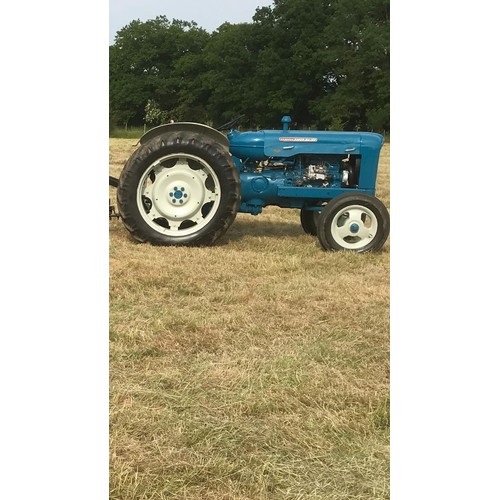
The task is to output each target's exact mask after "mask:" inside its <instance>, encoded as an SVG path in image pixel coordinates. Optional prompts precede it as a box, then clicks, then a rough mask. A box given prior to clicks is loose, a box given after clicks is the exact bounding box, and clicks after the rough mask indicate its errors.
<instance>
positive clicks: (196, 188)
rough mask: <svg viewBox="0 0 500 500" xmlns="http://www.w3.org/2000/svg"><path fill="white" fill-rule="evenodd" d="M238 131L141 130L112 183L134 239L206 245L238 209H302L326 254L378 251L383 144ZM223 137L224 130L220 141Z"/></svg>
mask: <svg viewBox="0 0 500 500" xmlns="http://www.w3.org/2000/svg"><path fill="white" fill-rule="evenodd" d="M281 121H282V124H283V128H282V130H259V131H251V132H239V131H238V130H236V129H234V128H233V127H234V125H235V122H236V121H235V120H233V121H232V122H229V123H228V124H225V126H222V127H220V128H219V129H218V130H216V129H214V128H212V127H209V126H207V125H202V124H199V123H189V122H177V123H170V124H166V125H160V126H159V127H156V128H153V129H151V130H149V131H148V132H146V133H145V134H144V135H143V136H142V138H141V139H140V146H139V147H138V148H137V149H136V151H135V152H134V153H133V154H132V155H131V157H130V158H129V159H128V161H127V162H126V164H125V166H124V168H123V171H122V173H121V175H120V179H119V181H118V180H117V179H113V178H110V184H115V185H116V184H117V188H118V191H117V200H118V210H119V215H120V216H121V218H122V220H123V223H124V224H125V226H126V228H127V229H128V230H129V231H130V233H131V234H132V236H133V237H134V238H135V239H136V240H138V241H141V242H149V243H151V244H154V245H193V246H202V245H210V244H212V243H214V242H216V241H217V240H218V239H219V238H220V237H221V236H222V235H223V234H224V233H225V232H226V231H227V229H228V228H229V226H230V225H231V223H232V222H233V221H234V219H235V217H236V213H237V212H244V213H250V214H253V215H257V214H259V213H261V212H262V209H263V207H265V206H267V205H275V206H278V207H282V208H295V209H300V221H301V224H302V227H303V229H304V231H305V232H306V233H309V234H312V235H317V236H318V238H319V241H320V242H321V246H322V247H323V248H324V249H325V250H351V251H355V252H369V251H376V250H380V249H381V248H382V246H383V244H384V242H385V241H386V239H387V237H388V234H389V214H388V212H387V209H386V208H385V206H384V205H383V204H382V202H381V201H380V200H378V199H377V198H376V197H375V196H374V195H375V181H376V177H377V168H378V161H379V155H380V150H381V148H382V144H383V142H384V138H383V137H382V136H381V135H379V134H375V133H368V132H359V133H358V132H326V131H302V130H301V131H297V130H290V127H289V124H290V123H291V118H290V117H289V116H284V117H283V118H282V120H281ZM221 130H230V131H229V133H228V134H227V135H225V134H224V133H222V131H221Z"/></svg>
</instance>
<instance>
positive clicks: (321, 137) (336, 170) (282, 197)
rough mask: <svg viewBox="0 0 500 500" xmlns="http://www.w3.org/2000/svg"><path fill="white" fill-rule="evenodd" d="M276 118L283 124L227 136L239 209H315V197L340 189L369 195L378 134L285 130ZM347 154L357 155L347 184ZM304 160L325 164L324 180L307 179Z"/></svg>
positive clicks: (285, 120) (320, 198) (324, 198)
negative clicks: (353, 181)
mask: <svg viewBox="0 0 500 500" xmlns="http://www.w3.org/2000/svg"><path fill="white" fill-rule="evenodd" d="M282 123H283V130H260V131H251V132H239V131H237V130H232V131H231V132H230V133H229V134H228V136H227V137H228V139H229V151H230V153H231V154H232V155H233V160H234V163H235V164H236V166H237V167H238V170H239V172H240V178H241V188H242V194H241V206H240V212H247V213H251V214H254V215H257V214H259V213H260V212H261V211H262V208H263V207H265V206H267V205H276V206H279V207H284V208H303V207H305V208H308V209H309V208H310V209H311V210H321V207H319V208H318V206H317V205H318V203H319V202H327V201H328V200H330V199H331V198H334V197H336V196H339V195H340V194H343V193H346V192H349V193H354V192H362V193H365V194H370V195H375V183H376V179H377V170H378V162H379V157H380V150H381V149H382V145H383V143H384V138H383V136H382V135H380V134H375V133H371V132H327V131H310V130H289V124H290V123H291V118H290V117H289V116H284V117H283V118H282ZM347 158H351V159H354V160H355V159H359V160H360V161H361V163H360V172H359V179H358V180H357V185H356V186H355V187H353V186H347V185H346V184H345V182H344V180H343V177H342V172H343V170H345V169H346V163H345V162H343V159H347ZM309 165H322V166H323V168H324V169H325V170H318V172H326V173H327V180H323V181H322V180H321V177H319V178H318V179H314V180H309V178H308V177H307V174H306V169H307V167H308V166H309ZM304 179H305V180H304Z"/></svg>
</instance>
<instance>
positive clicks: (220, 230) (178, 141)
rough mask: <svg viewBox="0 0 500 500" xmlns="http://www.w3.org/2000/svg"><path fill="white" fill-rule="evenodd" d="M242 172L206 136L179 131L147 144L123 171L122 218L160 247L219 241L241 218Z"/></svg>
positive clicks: (136, 235)
mask: <svg viewBox="0 0 500 500" xmlns="http://www.w3.org/2000/svg"><path fill="white" fill-rule="evenodd" d="M240 196H241V185H240V179H239V173H238V170H237V168H236V166H235V165H234V163H233V161H232V159H231V156H230V155H229V153H228V152H227V151H226V150H225V149H224V148H223V147H222V146H221V145H219V144H217V143H215V142H213V141H211V140H210V139H207V138H205V137H203V136H201V135H200V134H195V133H192V132H175V133H170V134H164V135H160V136H158V137H154V138H153V139H151V140H150V141H148V142H146V143H145V144H143V145H141V146H140V147H139V149H137V150H136V151H135V152H134V153H133V154H132V156H131V157H130V159H129V160H128V161H127V163H126V164H125V167H124V169H123V171H122V173H121V175H120V180H119V185H118V192H117V199H118V208H119V211H120V216H121V217H122V220H123V223H124V224H125V227H126V228H127V229H128V230H129V231H130V233H131V234H132V236H133V237H134V238H135V239H136V240H138V241H141V242H148V243H152V244H154V245H191V246H204V245H210V244H212V243H214V242H215V241H216V240H217V239H219V238H220V237H221V236H222V235H223V234H224V233H225V232H226V230H227V229H228V228H229V226H230V225H231V223H232V222H233V221H234V219H235V217H236V212H237V210H238V208H239V204H240Z"/></svg>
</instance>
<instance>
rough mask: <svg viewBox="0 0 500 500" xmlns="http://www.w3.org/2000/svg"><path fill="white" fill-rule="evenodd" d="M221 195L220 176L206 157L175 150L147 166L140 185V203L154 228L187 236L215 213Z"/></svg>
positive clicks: (141, 210) (138, 196)
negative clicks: (173, 152)
mask: <svg viewBox="0 0 500 500" xmlns="http://www.w3.org/2000/svg"><path fill="white" fill-rule="evenodd" d="M220 195H221V188H220V183H219V179H218V178H217V175H216V174H215V172H214V170H213V169H212V167H211V166H210V165H209V164H208V163H207V162H206V161H205V160H203V159H201V158H199V157H198V156H194V155H189V154H184V153H175V154H171V155H167V156H163V157H162V158H160V159H158V160H156V161H155V162H154V163H152V164H151V165H150V166H149V167H148V168H147V169H146V171H145V172H144V174H143V175H142V177H141V180H140V182H139V187H138V189H137V206H138V207H139V212H140V213H141V216H142V218H143V219H144V220H145V221H146V223H147V224H148V225H149V226H151V227H152V228H153V229H154V230H155V231H157V232H159V233H162V234H165V235H168V236H188V235H190V234H193V233H196V232H198V231H199V230H200V229H201V228H203V227H204V226H206V225H207V224H208V223H209V222H210V221H211V220H212V219H213V218H214V217H215V214H216V212H217V208H218V207H219V205H220Z"/></svg>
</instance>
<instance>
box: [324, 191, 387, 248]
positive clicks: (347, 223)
mask: <svg viewBox="0 0 500 500" xmlns="http://www.w3.org/2000/svg"><path fill="white" fill-rule="evenodd" d="M389 223H390V221H389V212H388V211H387V209H386V208H385V206H384V204H383V203H382V202H381V201H380V200H379V199H377V198H375V197H374V196H368V195H364V194H360V193H358V194H350V193H346V194H342V195H340V196H338V197H337V198H333V199H332V200H330V201H329V202H328V204H327V205H326V207H325V208H324V209H323V210H322V211H321V214H320V216H319V220H318V238H319V241H320V243H321V246H322V247H323V249H324V250H332V251H335V250H350V251H354V252H358V253H365V252H376V251H378V250H380V249H381V248H382V246H383V245H384V243H385V241H386V239H387V237H388V236H389Z"/></svg>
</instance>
